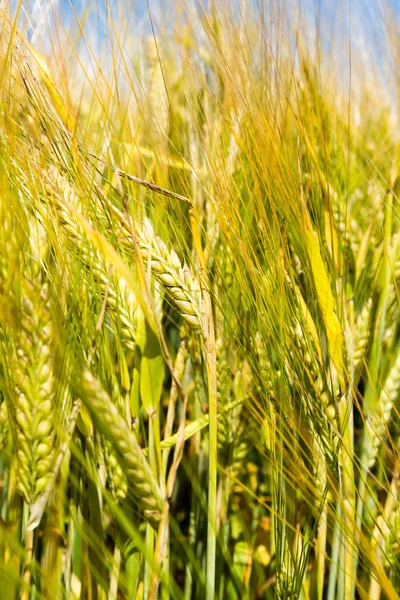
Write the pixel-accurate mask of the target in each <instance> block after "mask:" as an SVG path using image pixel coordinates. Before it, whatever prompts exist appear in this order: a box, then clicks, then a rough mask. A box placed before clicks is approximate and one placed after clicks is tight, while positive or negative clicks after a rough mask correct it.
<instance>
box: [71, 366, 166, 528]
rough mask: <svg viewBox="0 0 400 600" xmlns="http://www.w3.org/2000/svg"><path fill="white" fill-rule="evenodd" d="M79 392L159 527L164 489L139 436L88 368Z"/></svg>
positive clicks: (145, 511) (133, 489) (139, 499)
mask: <svg viewBox="0 0 400 600" xmlns="http://www.w3.org/2000/svg"><path fill="white" fill-rule="evenodd" d="M77 391H78V392H79V395H80V396H82V400H83V402H84V403H85V405H86V406H87V408H88V409H89V411H90V413H91V415H92V419H93V422H94V424H95V426H96V427H97V428H98V430H99V431H100V433H102V434H103V435H104V436H105V438H106V439H107V440H108V441H109V442H110V443H111V444H112V447H113V449H114V450H115V452H116V453H117V455H118V458H119V460H120V463H121V466H123V468H124V470H125V475H126V478H127V481H128V487H129V488H130V491H131V492H132V494H133V496H134V497H135V499H136V501H137V503H138V505H139V507H140V508H141V509H142V510H143V514H144V516H145V518H146V520H147V521H148V522H149V523H150V524H151V525H152V526H153V527H155V528H156V527H157V526H158V523H159V521H160V518H161V512H162V506H163V502H162V497H161V492H160V489H159V487H158V485H157V482H156V480H155V477H154V475H153V472H152V470H151V468H150V466H149V464H148V462H147V460H146V457H145V455H144V453H143V450H142V448H141V447H140V446H139V443H138V441H137V439H136V437H135V435H134V434H133V433H132V431H131V430H130V429H129V427H128V425H127V423H126V421H125V419H124V418H123V417H122V416H121V415H120V414H119V412H118V410H117V408H116V407H115V406H114V404H113V403H112V401H111V399H110V397H109V396H108V394H107V393H106V392H105V391H104V389H103V388H102V386H101V384H100V382H99V381H98V380H97V379H96V378H95V377H93V375H92V374H91V373H90V371H88V370H87V369H85V370H84V371H83V373H82V376H81V378H80V381H79V386H78V390H77Z"/></svg>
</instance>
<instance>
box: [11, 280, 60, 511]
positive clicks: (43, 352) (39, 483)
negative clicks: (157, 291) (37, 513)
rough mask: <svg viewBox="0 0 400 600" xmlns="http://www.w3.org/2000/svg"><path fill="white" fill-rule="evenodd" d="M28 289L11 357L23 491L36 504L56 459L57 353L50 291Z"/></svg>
mask: <svg viewBox="0 0 400 600" xmlns="http://www.w3.org/2000/svg"><path fill="white" fill-rule="evenodd" d="M22 283H23V285H22V300H21V307H20V311H21V313H20V328H19V329H18V330H15V331H12V332H11V334H12V335H13V340H12V345H11V347H9V349H8V350H9V351H8V353H7V370H8V379H9V382H10V386H9V393H10V394H12V397H11V398H9V399H8V401H9V403H11V404H12V405H13V407H14V410H15V447H16V454H15V460H16V475H17V487H18V490H19V491H20V492H21V494H22V495H23V496H24V498H25V500H26V501H27V502H28V503H32V502H34V501H35V500H36V499H37V497H38V496H39V494H40V493H42V492H43V491H44V490H45V488H46V485H47V483H48V482H49V479H50V477H51V473H52V466H53V463H54V459H55V448H56V443H57V436H56V428H55V426H56V422H55V414H56V407H55V394H54V392H55V378H54V361H55V351H54V346H53V335H54V332H53V327H52V320H51V315H50V310H49V304H48V301H49V299H48V285H47V283H43V282H42V281H41V278H40V277H38V278H35V279H34V280H33V281H28V280H27V279H25V280H23V282H22ZM9 333H10V332H9Z"/></svg>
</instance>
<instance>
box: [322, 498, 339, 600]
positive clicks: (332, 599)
mask: <svg viewBox="0 0 400 600" xmlns="http://www.w3.org/2000/svg"><path fill="white" fill-rule="evenodd" d="M341 518H342V510H341V506H340V502H339V501H338V502H337V503H336V518H335V525H334V529H333V539H332V552H331V565H330V569H329V583H328V591H327V595H326V600H336V598H337V596H336V595H335V594H336V583H337V574H338V563H339V550H340V547H341V537H342V531H341V527H340V521H341Z"/></svg>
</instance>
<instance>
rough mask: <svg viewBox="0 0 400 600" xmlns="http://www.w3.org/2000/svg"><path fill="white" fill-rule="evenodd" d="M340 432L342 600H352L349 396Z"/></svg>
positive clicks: (345, 399) (353, 493)
mask: <svg viewBox="0 0 400 600" xmlns="http://www.w3.org/2000/svg"><path fill="white" fill-rule="evenodd" d="M338 412H339V423H340V431H341V433H342V443H341V445H340V450H339V460H340V466H341V475H342V481H341V493H342V508H343V526H344V536H343V559H342V560H343V564H342V568H343V572H344V590H343V592H344V596H343V599H344V600H352V598H353V586H354V583H353V582H354V579H353V572H354V571H353V569H354V559H353V553H354V545H355V539H354V534H355V525H356V524H355V507H356V506H355V505H356V490H355V484H354V465H353V452H354V448H353V402H352V398H351V395H350V394H349V395H348V396H347V397H346V396H345V395H343V396H342V397H341V399H340V400H339V405H338Z"/></svg>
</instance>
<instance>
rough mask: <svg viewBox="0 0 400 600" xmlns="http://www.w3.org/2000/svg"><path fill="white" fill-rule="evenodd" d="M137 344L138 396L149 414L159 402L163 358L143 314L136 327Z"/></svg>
mask: <svg viewBox="0 0 400 600" xmlns="http://www.w3.org/2000/svg"><path fill="white" fill-rule="evenodd" d="M137 345H138V346H139V348H140V351H141V361H140V398H141V401H142V404H143V408H144V410H145V412H146V413H147V414H148V415H149V416H151V415H152V414H154V413H155V412H156V410H157V408H158V405H159V403H160V399H161V394H162V388H163V381H164V359H163V356H162V352H161V346H160V342H159V341H158V338H157V336H156V335H155V334H154V332H153V330H152V328H151V327H150V325H149V324H148V322H147V319H146V318H145V316H144V315H143V313H142V314H141V315H140V317H139V320H138V328H137Z"/></svg>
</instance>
